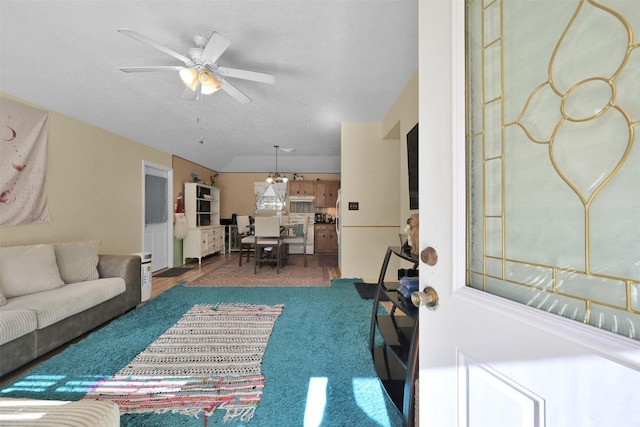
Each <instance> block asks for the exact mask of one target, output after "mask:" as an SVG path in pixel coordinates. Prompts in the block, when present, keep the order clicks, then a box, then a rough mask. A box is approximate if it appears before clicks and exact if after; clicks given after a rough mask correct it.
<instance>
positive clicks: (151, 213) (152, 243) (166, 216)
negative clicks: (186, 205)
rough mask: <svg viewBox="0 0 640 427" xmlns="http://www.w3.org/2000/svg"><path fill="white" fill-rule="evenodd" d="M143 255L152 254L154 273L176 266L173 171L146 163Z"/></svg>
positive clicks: (144, 166) (144, 167) (152, 269)
mask: <svg viewBox="0 0 640 427" xmlns="http://www.w3.org/2000/svg"><path fill="white" fill-rule="evenodd" d="M143 169H144V182H143V198H142V199H143V206H144V209H143V227H144V232H143V236H144V242H143V251H144V252H150V253H151V271H158V270H162V269H164V268H167V267H172V266H173V206H172V197H171V188H173V171H172V170H171V169H169V168H166V167H164V166H161V165H156V164H152V163H149V162H144V165H143Z"/></svg>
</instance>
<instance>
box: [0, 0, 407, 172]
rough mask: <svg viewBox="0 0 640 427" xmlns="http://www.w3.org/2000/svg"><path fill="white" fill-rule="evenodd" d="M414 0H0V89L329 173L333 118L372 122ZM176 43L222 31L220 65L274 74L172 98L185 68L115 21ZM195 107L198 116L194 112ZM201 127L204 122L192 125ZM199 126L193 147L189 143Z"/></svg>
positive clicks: (167, 144) (165, 135)
mask: <svg viewBox="0 0 640 427" xmlns="http://www.w3.org/2000/svg"><path fill="white" fill-rule="evenodd" d="M417 12H418V0H381V1H378V0H323V1H319V0H292V1H284V0H271V1H269V0H261V1H255V0H254V1H249V0H230V1H222V0H206V1H150V0H129V1H125V0H120V1H113V0H111V1H106V0H100V1H97V0H92V1H87V0H78V1H71V0H57V1H34V0H0V91H2V92H4V93H7V94H10V95H13V96H17V97H19V98H22V99H24V100H27V101H29V102H33V103H35V104H38V105H41V106H43V107H45V108H47V109H50V110H54V111H57V112H59V113H62V114H65V115H68V116H71V117H73V118H76V119H78V120H81V121H84V122H87V123H90V124H92V125H94V126H97V127H100V128H103V129H106V130H109V131H111V132H114V133H116V134H119V135H122V136H124V137H127V138H130V139H132V140H135V141H138V142H140V143H142V144H145V145H148V146H151V147H155V148H157V149H159V150H162V151H165V152H168V153H171V154H175V155H176V156H180V157H182V158H184V159H187V160H190V161H193V162H195V163H198V164H201V165H203V166H206V167H209V168H212V169H215V170H218V171H221V172H268V171H270V170H272V169H273V168H274V162H275V159H274V158H275V150H274V148H273V146H274V145H280V146H281V147H293V148H295V151H294V152H292V153H285V152H280V153H279V154H278V169H279V170H280V171H281V172H282V171H284V172H302V173H335V172H340V122H341V121H377V120H381V119H382V118H383V117H384V115H385V114H386V112H387V111H388V110H389V108H390V107H391V105H392V104H393V102H394V101H395V99H396V98H397V97H398V95H399V94H400V92H401V91H402V89H403V88H404V87H405V85H406V84H407V83H408V82H409V80H410V79H411V77H412V76H413V75H414V73H415V72H416V71H417V69H418V16H417ZM119 28H129V29H132V30H134V31H137V32H139V33H141V34H143V35H145V36H147V37H149V38H151V39H153V40H154V41H156V42H158V43H160V44H162V45H164V46H166V47H168V48H171V49H173V50H175V51H177V52H179V53H182V54H185V55H186V53H187V49H188V48H190V47H193V45H194V43H193V36H195V35H197V34H202V35H205V36H207V37H208V36H209V35H210V34H211V32H212V31H214V30H215V31H217V32H219V33H220V34H222V35H223V36H225V37H227V38H228V39H229V40H231V46H230V47H229V49H228V50H227V51H226V52H225V53H224V54H223V55H222V57H221V58H220V60H219V64H220V65H221V66H227V67H232V68H242V69H248V70H252V71H259V72H264V73H269V74H274V75H275V78H276V83H275V85H267V84H262V83H255V82H249V81H246V80H238V79H229V81H231V82H233V83H234V85H236V86H237V87H238V88H239V89H241V90H242V91H243V92H244V93H246V94H247V95H248V96H249V97H250V98H252V99H253V102H252V103H250V104H247V105H242V104H240V103H238V102H237V101H236V100H235V99H233V98H231V96H229V95H228V94H227V93H225V92H223V91H220V92H217V93H215V94H212V95H208V96H205V97H204V98H203V100H202V101H201V102H200V101H183V100H181V99H180V96H181V94H182V92H183V89H184V86H183V85H182V83H181V82H180V79H179V77H178V75H177V72H175V73H174V72H169V73H167V72H163V73H136V74H127V73H123V72H122V71H120V70H119V69H118V68H119V67H127V66H147V65H182V63H180V62H179V61H178V60H177V59H174V58H173V57H171V56H169V55H166V54H164V53H162V52H160V51H158V50H156V49H153V48H151V47H149V46H146V45H144V44H142V43H140V42H138V41H136V40H133V39H131V38H129V37H126V36H125V35H123V34H120V33H118V32H117V30H118V29H119ZM198 117H202V120H201V122H200V123H198V120H197V118H198ZM201 127H202V129H201ZM201 135H204V144H200V143H199V142H198V140H199V139H200V136H201Z"/></svg>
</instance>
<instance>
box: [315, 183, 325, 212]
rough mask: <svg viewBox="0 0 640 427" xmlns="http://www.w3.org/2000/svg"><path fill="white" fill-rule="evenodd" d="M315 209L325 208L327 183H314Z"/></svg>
mask: <svg viewBox="0 0 640 427" xmlns="http://www.w3.org/2000/svg"><path fill="white" fill-rule="evenodd" d="M315 184H316V189H315V196H316V200H315V202H316V207H319V208H322V207H325V206H327V182H326V181H316V182H315Z"/></svg>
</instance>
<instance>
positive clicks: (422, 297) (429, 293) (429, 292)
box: [411, 286, 438, 309]
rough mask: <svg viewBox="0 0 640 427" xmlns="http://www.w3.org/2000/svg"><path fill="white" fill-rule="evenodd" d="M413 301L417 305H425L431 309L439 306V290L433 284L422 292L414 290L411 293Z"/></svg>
mask: <svg viewBox="0 0 640 427" xmlns="http://www.w3.org/2000/svg"><path fill="white" fill-rule="evenodd" d="M411 302H412V303H413V305H415V306H416V307H419V306H424V307H427V308H431V309H436V308H438V292H436V290H435V289H433V288H432V287H431V286H427V287H426V288H424V289H423V290H422V292H418V291H416V292H414V293H412V294H411Z"/></svg>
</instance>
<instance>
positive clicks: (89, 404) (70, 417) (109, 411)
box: [0, 397, 120, 427]
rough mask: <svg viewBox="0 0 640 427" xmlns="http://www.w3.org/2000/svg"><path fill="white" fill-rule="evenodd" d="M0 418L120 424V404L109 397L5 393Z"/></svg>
mask: <svg viewBox="0 0 640 427" xmlns="http://www.w3.org/2000/svg"><path fill="white" fill-rule="evenodd" d="M0 419H5V420H7V425H12V426H23V425H24V426H69V427H71V426H77V427H81V426H87V427H112V426H119V425H120V408H119V407H118V405H117V404H116V403H113V402H109V401H97V400H80V401H78V402H69V401H62V400H36V399H16V398H8V397H5V398H0ZM9 420H10V421H9ZM2 425H4V424H2Z"/></svg>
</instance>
